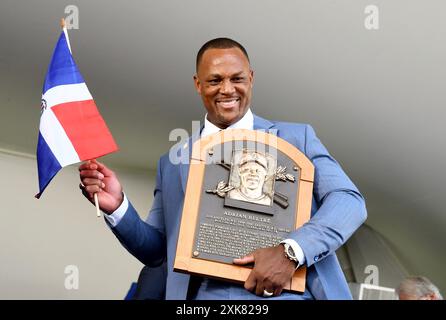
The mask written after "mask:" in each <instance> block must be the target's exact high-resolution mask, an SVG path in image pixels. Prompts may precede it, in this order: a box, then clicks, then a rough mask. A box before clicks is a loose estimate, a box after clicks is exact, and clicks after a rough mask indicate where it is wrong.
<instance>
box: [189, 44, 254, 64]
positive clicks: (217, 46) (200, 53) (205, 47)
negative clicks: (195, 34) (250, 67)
mask: <svg viewBox="0 0 446 320" xmlns="http://www.w3.org/2000/svg"><path fill="white" fill-rule="evenodd" d="M230 48H239V49H240V50H242V52H243V54H244V55H245V57H246V59H248V62H249V56H248V52H247V51H246V49H245V48H244V47H243V46H242V45H241V44H240V43H238V42H237V41H235V40H232V39H229V38H215V39H212V40H209V41H208V42H206V43H205V44H204V45H203V46H202V47H201V48H200V50H198V53H197V60H196V64H195V69H196V71H198V65H199V64H200V61H201V58H202V57H203V54H204V53H205V51H206V50H208V49H230Z"/></svg>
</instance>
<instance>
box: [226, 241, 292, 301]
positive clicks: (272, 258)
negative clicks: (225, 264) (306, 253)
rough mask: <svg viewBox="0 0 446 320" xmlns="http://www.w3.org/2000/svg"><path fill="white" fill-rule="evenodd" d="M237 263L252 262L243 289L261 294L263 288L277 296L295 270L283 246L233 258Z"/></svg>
mask: <svg viewBox="0 0 446 320" xmlns="http://www.w3.org/2000/svg"><path fill="white" fill-rule="evenodd" d="M234 263H235V264H238V265H246V264H250V263H254V268H253V269H252V271H251V273H250V274H249V277H248V279H247V280H246V281H245V289H246V290H248V291H251V292H255V294H256V295H258V296H263V293H264V290H266V291H268V292H271V293H274V296H279V295H280V294H281V293H282V290H283V288H284V287H285V286H286V285H287V284H288V283H289V282H290V280H291V277H292V276H293V274H294V271H295V270H296V264H295V262H293V261H291V260H289V259H288V258H287V257H286V256H285V253H284V247H283V245H282V244H279V245H278V246H277V247H271V248H263V249H258V250H256V251H254V252H252V253H250V254H248V255H247V256H244V257H243V258H240V259H234Z"/></svg>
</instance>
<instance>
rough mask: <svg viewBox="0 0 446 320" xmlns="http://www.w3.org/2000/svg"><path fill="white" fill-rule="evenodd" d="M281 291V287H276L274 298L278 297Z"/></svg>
mask: <svg viewBox="0 0 446 320" xmlns="http://www.w3.org/2000/svg"><path fill="white" fill-rule="evenodd" d="M282 290H283V288H282V287H277V288H276V289H275V290H274V296H276V297H278V296H280V295H281V294H282ZM270 292H272V291H270Z"/></svg>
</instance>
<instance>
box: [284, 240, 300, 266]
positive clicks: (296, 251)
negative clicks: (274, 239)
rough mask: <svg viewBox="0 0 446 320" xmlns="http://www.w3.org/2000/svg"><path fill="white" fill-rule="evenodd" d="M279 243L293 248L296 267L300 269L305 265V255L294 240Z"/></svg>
mask: <svg viewBox="0 0 446 320" xmlns="http://www.w3.org/2000/svg"><path fill="white" fill-rule="evenodd" d="M280 243H288V244H289V245H290V246H291V248H293V251H294V254H295V255H296V258H297V261H299V265H298V266H297V267H300V266H301V265H303V264H304V263H305V255H304V251H303V250H302V248H301V247H300V245H299V244H298V243H297V242H296V240H293V239H285V240H283V241H281V242H280Z"/></svg>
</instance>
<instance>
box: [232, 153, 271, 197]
mask: <svg viewBox="0 0 446 320" xmlns="http://www.w3.org/2000/svg"><path fill="white" fill-rule="evenodd" d="M237 168H238V170H237V173H238V176H239V179H240V186H239V187H238V188H236V189H233V190H231V191H229V193H228V197H229V198H231V199H235V200H241V201H247V202H253V203H257V204H262V205H267V206H269V205H271V200H272V199H271V197H270V196H269V195H267V194H266V193H265V192H264V190H263V186H264V183H265V179H266V178H267V173H268V161H267V160H266V158H265V157H264V156H263V155H261V154H260V153H258V152H251V153H244V154H243V155H242V157H241V159H240V163H239V164H238V166H237Z"/></svg>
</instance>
